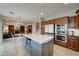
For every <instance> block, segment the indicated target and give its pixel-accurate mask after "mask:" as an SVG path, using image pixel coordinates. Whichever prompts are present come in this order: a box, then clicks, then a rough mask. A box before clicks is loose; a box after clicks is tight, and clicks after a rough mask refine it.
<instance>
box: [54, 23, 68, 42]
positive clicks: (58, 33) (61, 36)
mask: <svg viewBox="0 0 79 59" xmlns="http://www.w3.org/2000/svg"><path fill="white" fill-rule="evenodd" d="M67 29H68V25H67V24H56V25H55V40H59V41H63V42H67Z"/></svg>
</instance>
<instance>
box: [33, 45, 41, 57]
mask: <svg viewBox="0 0 79 59" xmlns="http://www.w3.org/2000/svg"><path fill="white" fill-rule="evenodd" d="M32 56H41V50H40V47H38V46H36V45H32Z"/></svg>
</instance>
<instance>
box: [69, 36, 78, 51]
mask: <svg viewBox="0 0 79 59" xmlns="http://www.w3.org/2000/svg"><path fill="white" fill-rule="evenodd" d="M67 47H68V48H71V49H73V50H77V51H79V39H78V38H76V37H69V38H68V43H67Z"/></svg>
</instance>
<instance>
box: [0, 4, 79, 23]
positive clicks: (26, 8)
mask: <svg viewBox="0 0 79 59" xmlns="http://www.w3.org/2000/svg"><path fill="white" fill-rule="evenodd" d="M77 7H79V4H77V3H74V4H73V3H72V4H64V3H42V4H40V3H0V15H3V16H6V17H7V18H8V17H9V19H7V18H6V17H5V20H7V21H15V22H16V21H21V22H27V23H32V22H38V21H39V20H40V17H41V12H43V13H44V15H42V16H43V17H45V18H46V17H47V16H51V15H55V14H59V13H62V12H65V11H68V10H72V9H74V8H77ZM10 12H13V14H10Z"/></svg>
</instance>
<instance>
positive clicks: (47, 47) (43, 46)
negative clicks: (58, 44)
mask: <svg viewBox="0 0 79 59" xmlns="http://www.w3.org/2000/svg"><path fill="white" fill-rule="evenodd" d="M28 39H29V38H24V42H25V43H24V44H26V45H24V46H25V49H26V50H27V52H28V53H29V54H30V55H31V56H52V55H53V40H50V41H48V42H46V43H39V42H37V41H34V40H32V39H31V41H28ZM29 42H30V43H29Z"/></svg>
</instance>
